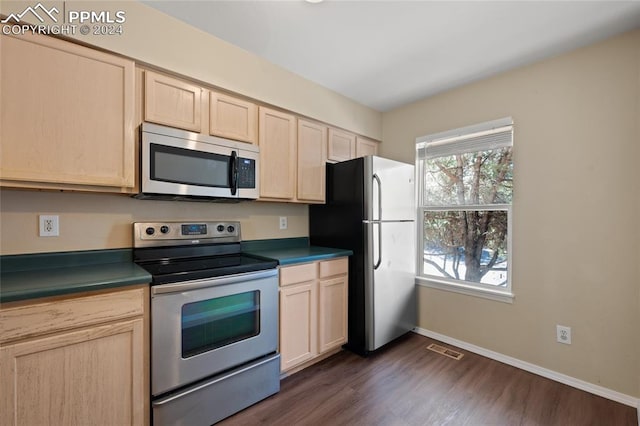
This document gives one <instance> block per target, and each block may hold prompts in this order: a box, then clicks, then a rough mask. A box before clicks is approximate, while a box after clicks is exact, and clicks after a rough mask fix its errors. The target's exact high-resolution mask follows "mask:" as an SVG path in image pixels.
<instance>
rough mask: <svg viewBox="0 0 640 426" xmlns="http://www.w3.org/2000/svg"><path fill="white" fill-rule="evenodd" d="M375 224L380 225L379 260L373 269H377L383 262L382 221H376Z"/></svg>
mask: <svg viewBox="0 0 640 426" xmlns="http://www.w3.org/2000/svg"><path fill="white" fill-rule="evenodd" d="M374 225H378V260H377V261H376V263H375V265H373V270H374V271H375V270H376V269H378V268H379V267H380V264H381V263H382V222H378V223H374Z"/></svg>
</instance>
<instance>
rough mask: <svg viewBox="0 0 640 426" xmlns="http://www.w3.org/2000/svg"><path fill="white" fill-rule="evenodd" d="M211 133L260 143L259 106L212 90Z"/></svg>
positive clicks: (210, 95) (210, 101) (210, 96)
mask: <svg viewBox="0 0 640 426" xmlns="http://www.w3.org/2000/svg"><path fill="white" fill-rule="evenodd" d="M209 133H210V134H212V135H215V136H221V137H224V138H229V139H235V140H238V141H242V142H249V143H258V139H257V136H258V107H257V106H256V104H254V103H251V102H248V101H244V100H242V99H238V98H234V97H231V96H227V95H223V94H221V93H216V92H210V94H209Z"/></svg>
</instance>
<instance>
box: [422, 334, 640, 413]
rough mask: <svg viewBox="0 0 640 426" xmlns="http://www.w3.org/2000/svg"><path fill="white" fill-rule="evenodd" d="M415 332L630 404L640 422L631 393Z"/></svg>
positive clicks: (638, 406)
mask: <svg viewBox="0 0 640 426" xmlns="http://www.w3.org/2000/svg"><path fill="white" fill-rule="evenodd" d="M414 332H415V333H417V334H421V335H423V336H426V337H430V338H432V339H435V340H440V341H441V342H444V343H448V344H450V345H453V346H457V347H459V348H462V349H466V350H468V351H470V352H474V353H476V354H478V355H482V356H485V357H487V358H491V359H495V360H496V361H500V362H502V363H504V364H508V365H511V366H513V367H517V368H520V369H522V370H525V371H528V372H530V373H533V374H537V375H538V376H542V377H546V378H547V379H551V380H554V381H556V382H559V383H562V384H565V385H569V386H571V387H574V388H576V389H580V390H583V391H586V392H589V393H592V394H594V395H598V396H601V397H603V398H607V399H610V400H612V401H616V402H619V403H621V404H625V405H629V406H631V407H634V408H636V409H638V423H639V424H640V399H638V398H635V397H633V396H630V395H626V394H624V393H621V392H617V391H614V390H612V389H608V388H605V387H603V386H598V385H594V384H593V383H589V382H585V381H584V380H580V379H576V378H575V377H571V376H567V375H566V374H562V373H558V372H556V371H553V370H549V369H547V368H544V367H540V366H538V365H535V364H531V363H529V362H526V361H522V360H519V359H517V358H513V357H510V356H507V355H503V354H501V353H498V352H494V351H491V350H489V349H485V348H481V347H480V346H476V345H473V344H471V343H467V342H463V341H462V340H458V339H454V338H452V337H449V336H445V335H444V334H440V333H436V332H435V331H431V330H427V329H424V328H420V327H416V328H415V329H414Z"/></svg>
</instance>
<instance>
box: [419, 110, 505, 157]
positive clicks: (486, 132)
mask: <svg viewBox="0 0 640 426" xmlns="http://www.w3.org/2000/svg"><path fill="white" fill-rule="evenodd" d="M512 145H513V120H512V119H511V117H508V118H502V119H499V120H494V121H488V122H486V123H482V124H477V125H473V126H467V127H462V128H459V129H455V130H450V131H447V132H442V133H436V134H433V135H427V136H423V137H421V138H418V139H417V140H416V150H417V156H418V159H431V158H438V157H446V156H449V155H456V154H462V153H465V152H477V151H485V150H490V149H498V148H502V147H505V146H512Z"/></svg>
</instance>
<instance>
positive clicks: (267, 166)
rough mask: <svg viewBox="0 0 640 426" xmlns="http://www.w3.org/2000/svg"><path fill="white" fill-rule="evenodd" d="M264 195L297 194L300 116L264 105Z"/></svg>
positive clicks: (261, 140)
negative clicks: (297, 141) (298, 125)
mask: <svg viewBox="0 0 640 426" xmlns="http://www.w3.org/2000/svg"><path fill="white" fill-rule="evenodd" d="M259 111H260V120H259V121H260V132H259V145H260V198H261V199H262V198H266V199H279V200H292V199H293V198H294V197H295V195H296V118H295V117H294V116H293V115H291V114H286V113H283V112H280V111H275V110H272V109H269V108H264V107H260V109H259Z"/></svg>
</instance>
